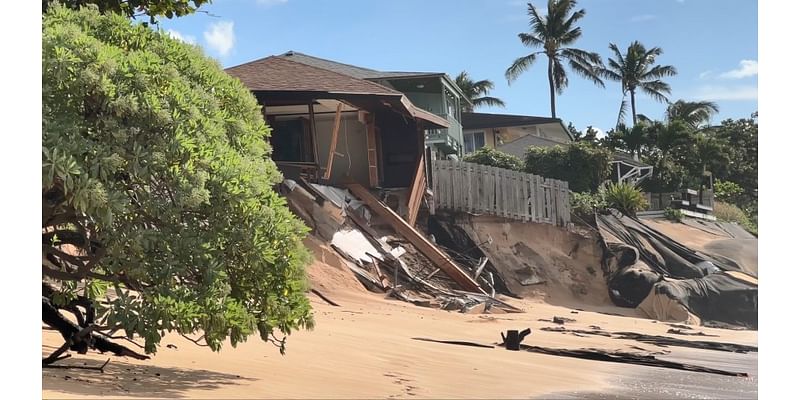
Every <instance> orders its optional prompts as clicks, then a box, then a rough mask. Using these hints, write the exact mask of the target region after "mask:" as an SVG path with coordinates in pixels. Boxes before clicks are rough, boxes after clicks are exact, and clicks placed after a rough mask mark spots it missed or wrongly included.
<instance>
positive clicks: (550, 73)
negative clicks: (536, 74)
mask: <svg viewBox="0 0 800 400" xmlns="http://www.w3.org/2000/svg"><path fill="white" fill-rule="evenodd" d="M547 80H548V81H549V82H550V115H551V116H552V117H553V118H556V85H555V81H553V58H552V57H550V56H548V58H547Z"/></svg>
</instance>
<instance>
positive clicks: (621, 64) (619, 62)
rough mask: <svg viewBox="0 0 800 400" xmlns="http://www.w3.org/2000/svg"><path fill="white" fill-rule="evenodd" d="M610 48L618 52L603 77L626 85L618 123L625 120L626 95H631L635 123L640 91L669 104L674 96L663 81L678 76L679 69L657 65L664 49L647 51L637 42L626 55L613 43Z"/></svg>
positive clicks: (611, 59) (601, 70) (602, 71)
mask: <svg viewBox="0 0 800 400" xmlns="http://www.w3.org/2000/svg"><path fill="white" fill-rule="evenodd" d="M608 47H609V48H610V49H611V51H612V52H613V53H614V58H609V59H608V67H602V68H601V69H600V70H599V74H600V75H601V76H603V77H604V78H606V79H609V80H612V81H617V82H621V83H622V96H623V97H622V103H621V104H620V108H619V116H618V120H619V121H621V120H622V119H623V118H624V117H625V109H626V106H627V105H626V102H625V96H626V95H627V94H630V96H631V114H632V115H633V123H634V124H636V122H637V121H636V119H637V114H636V90H637V89H641V90H642V92H644V93H645V94H647V95H649V96H650V97H652V98H654V99H656V100H657V101H659V102H667V101H668V99H667V96H666V95H667V94H670V93H671V91H672V90H671V88H670V87H669V85H668V84H667V83H666V82H664V81H662V80H661V78H663V77H666V76H673V75H675V74H677V71H676V70H675V67H673V66H671V65H653V64H655V62H656V56H659V55H661V53H662V50H661V48H660V47H653V48H652V49H646V48H645V47H644V45H643V44H641V43H640V42H639V41H634V42H633V43H631V45H630V46H628V51H627V53H625V55H624V56H623V55H622V53H621V52H620V51H619V48H617V45H615V44H614V43H610V44H609V45H608Z"/></svg>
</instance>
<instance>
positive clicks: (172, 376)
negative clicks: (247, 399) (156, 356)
mask: <svg viewBox="0 0 800 400" xmlns="http://www.w3.org/2000/svg"><path fill="white" fill-rule="evenodd" d="M46 347H47V346H45V348H43V351H42V354H43V355H44V354H45V353H47V352H48V351H49V349H47V348H46ZM48 354H49V353H48ZM104 361H105V360H98V359H95V358H88V357H83V356H81V355H77V354H74V355H73V356H72V358H69V359H67V360H63V361H60V362H59V363H58V365H77V366H100V365H102V364H103V362H104ZM253 380H254V379H252V378H246V377H242V376H239V375H233V374H226V373H221V372H214V371H208V370H204V369H187V368H177V367H175V368H165V367H157V366H152V365H147V363H146V362H144V363H136V364H134V363H131V362H128V361H126V360H125V359H124V358H120V357H113V356H112V357H111V362H110V363H109V364H108V365H107V366H106V367H105V373H101V372H99V371H89V370H80V369H51V368H45V369H43V370H42V389H43V390H49V391H57V392H60V393H64V394H65V395H68V396H90V395H91V396H98V395H100V396H108V397H118V396H125V397H143V398H153V397H161V398H184V397H187V394H186V393H187V392H188V391H195V392H196V391H198V390H200V391H202V390H213V389H218V388H220V387H223V386H228V385H238V384H242V383H244V382H248V381H253Z"/></svg>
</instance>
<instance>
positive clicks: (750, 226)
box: [714, 201, 758, 235]
mask: <svg viewBox="0 0 800 400" xmlns="http://www.w3.org/2000/svg"><path fill="white" fill-rule="evenodd" d="M714 216H716V217H717V219H719V220H720V221H726V222H735V223H737V224H739V225H741V226H742V227H743V228H745V229H746V230H747V231H748V232H750V233H752V234H754V235H758V226H756V224H754V223H753V221H751V220H750V218H748V217H747V214H746V213H745V212H744V211H743V210H742V209H741V208H739V207H737V206H735V205H733V204H728V203H725V202H723V201H717V202H715V203H714Z"/></svg>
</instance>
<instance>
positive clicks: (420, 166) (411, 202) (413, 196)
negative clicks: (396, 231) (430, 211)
mask: <svg viewBox="0 0 800 400" xmlns="http://www.w3.org/2000/svg"><path fill="white" fill-rule="evenodd" d="M425 187H426V185H425V157H424V156H420V157H419V162H418V163H417V169H416V173H415V174H414V182H413V183H412V184H411V193H409V195H408V223H409V224H411V226H414V225H416V223H417V215H418V214H419V206H420V204H422V196H423V195H424V194H425Z"/></svg>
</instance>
